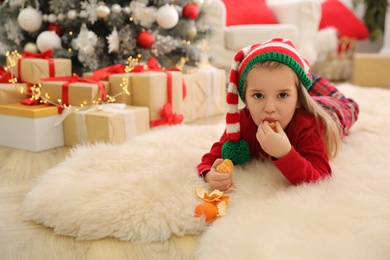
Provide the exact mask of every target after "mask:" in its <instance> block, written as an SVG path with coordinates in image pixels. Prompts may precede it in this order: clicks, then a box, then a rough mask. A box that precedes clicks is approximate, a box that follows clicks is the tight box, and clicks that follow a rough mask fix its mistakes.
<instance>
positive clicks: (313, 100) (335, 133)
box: [198, 38, 358, 192]
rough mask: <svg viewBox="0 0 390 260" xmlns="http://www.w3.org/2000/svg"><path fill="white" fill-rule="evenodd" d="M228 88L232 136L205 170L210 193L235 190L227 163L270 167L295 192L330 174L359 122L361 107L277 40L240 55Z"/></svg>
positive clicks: (208, 158)
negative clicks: (225, 170)
mask: <svg viewBox="0 0 390 260" xmlns="http://www.w3.org/2000/svg"><path fill="white" fill-rule="evenodd" d="M313 76H314V83H313ZM229 81H230V82H229V87H228V93H227V97H226V100H227V104H228V108H227V114H226V130H225V131H224V133H223V135H222V137H221V138H220V140H219V141H218V142H216V143H214V144H213V146H212V147H211V150H210V152H208V153H207V154H205V155H204V156H203V157H202V161H201V163H200V164H199V165H198V174H199V176H200V177H203V178H204V179H205V181H207V182H208V183H209V185H210V188H212V189H219V190H221V191H225V192H229V191H231V190H232V188H233V179H232V174H231V173H219V172H217V170H216V167H217V166H218V165H219V164H220V163H221V162H222V161H223V159H230V160H232V161H233V163H234V164H235V165H236V164H243V163H246V162H248V161H249V160H251V159H260V160H271V161H272V162H273V164H274V165H275V166H276V167H277V168H278V169H279V170H280V172H281V173H282V174H283V175H284V176H285V178H286V179H287V180H289V181H290V182H291V183H292V184H294V185H297V184H300V183H303V182H314V181H316V180H318V179H321V178H324V177H326V176H330V175H331V172H332V170H331V167H330V165H329V158H331V157H333V156H335V155H336V152H337V148H338V145H339V141H340V138H341V137H342V136H344V135H347V133H348V130H349V128H350V127H351V126H352V124H353V123H354V122H355V121H356V119H357V114H358V106H357V104H356V103H355V102H354V101H353V100H352V99H349V98H345V97H344V96H343V95H342V94H341V93H340V92H339V91H338V90H337V89H336V88H335V87H334V86H332V85H331V84H329V82H327V81H325V80H323V79H322V78H319V77H315V75H313V74H312V73H310V72H309V65H308V64H307V62H306V60H305V59H304V58H303V57H302V56H301V55H300V54H299V53H298V52H297V51H296V49H295V48H294V46H293V44H292V42H291V41H289V40H286V39H279V38H277V39H272V40H270V41H267V42H264V43H262V44H255V45H252V46H248V47H246V48H244V49H242V50H240V51H239V52H238V53H237V54H236V55H235V57H234V62H233V65H232V69H231V72H230V79H229ZM311 95H312V96H311ZM238 97H240V98H241V100H242V101H243V102H244V103H245V108H243V109H242V110H239V109H238ZM270 123H272V124H271V125H275V129H273V128H271V126H270ZM222 158H223V159H222Z"/></svg>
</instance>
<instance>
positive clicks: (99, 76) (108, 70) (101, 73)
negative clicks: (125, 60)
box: [91, 64, 126, 80]
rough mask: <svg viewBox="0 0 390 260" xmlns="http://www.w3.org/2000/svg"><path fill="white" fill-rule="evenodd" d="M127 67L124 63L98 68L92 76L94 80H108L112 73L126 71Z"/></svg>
mask: <svg viewBox="0 0 390 260" xmlns="http://www.w3.org/2000/svg"><path fill="white" fill-rule="evenodd" d="M125 68H126V66H125V65H123V64H115V65H111V66H108V67H105V68H102V69H99V70H96V71H95V72H94V73H93V75H92V77H91V78H92V79H94V80H108V78H109V76H110V75H111V74H118V73H124V72H125Z"/></svg>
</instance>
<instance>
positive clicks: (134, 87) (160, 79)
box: [130, 71, 183, 121]
mask: <svg viewBox="0 0 390 260" xmlns="http://www.w3.org/2000/svg"><path fill="white" fill-rule="evenodd" d="M169 73H170V74H171V75H172V93H171V94H172V97H171V98H172V112H173V113H177V114H183V82H182V74H181V72H177V71H172V72H169ZM132 74H133V75H132V77H131V82H132V83H131V84H130V85H131V86H130V94H131V95H130V96H131V98H132V100H131V101H132V102H131V103H132V105H134V106H144V107H148V108H149V113H150V114H149V115H150V120H151V121H153V120H157V119H161V115H160V110H161V109H162V108H163V106H164V105H165V104H167V103H168V101H169V100H168V84H167V74H166V73H164V72H142V73H132Z"/></svg>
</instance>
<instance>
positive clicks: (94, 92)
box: [41, 81, 110, 106]
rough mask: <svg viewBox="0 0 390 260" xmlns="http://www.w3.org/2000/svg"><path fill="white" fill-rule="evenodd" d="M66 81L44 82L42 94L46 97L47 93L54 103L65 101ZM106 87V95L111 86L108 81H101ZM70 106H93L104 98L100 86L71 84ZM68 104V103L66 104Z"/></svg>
mask: <svg viewBox="0 0 390 260" xmlns="http://www.w3.org/2000/svg"><path fill="white" fill-rule="evenodd" d="M65 83H67V82H66V81H43V82H42V87H41V93H42V95H44V96H45V94H46V93H47V94H48V95H49V99H50V100H51V101H53V102H56V103H57V102H58V100H62V102H65V101H64V97H63V84H65ZM100 83H102V84H103V85H104V87H105V91H106V93H108V91H109V86H110V84H109V83H108V81H100ZM67 94H68V104H67V105H72V106H80V105H91V104H93V103H94V101H98V100H99V99H101V98H102V91H101V90H100V89H99V86H98V84H94V83H86V82H74V83H71V84H69V88H68V91H67ZM65 103H66V102H65Z"/></svg>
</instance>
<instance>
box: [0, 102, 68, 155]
mask: <svg viewBox="0 0 390 260" xmlns="http://www.w3.org/2000/svg"><path fill="white" fill-rule="evenodd" d="M59 117H60V115H59V114H58V108H57V107H55V106H48V105H46V104H42V105H35V106H25V105H22V104H20V103H11V104H2V105H0V125H1V127H0V145H2V146H7V147H12V148H16V149H21V150H27V151H32V152H39V151H43V150H48V149H52V148H55V147H60V146H64V132H63V126H62V125H61V124H58V125H57V124H56V121H57V120H58V119H59Z"/></svg>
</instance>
